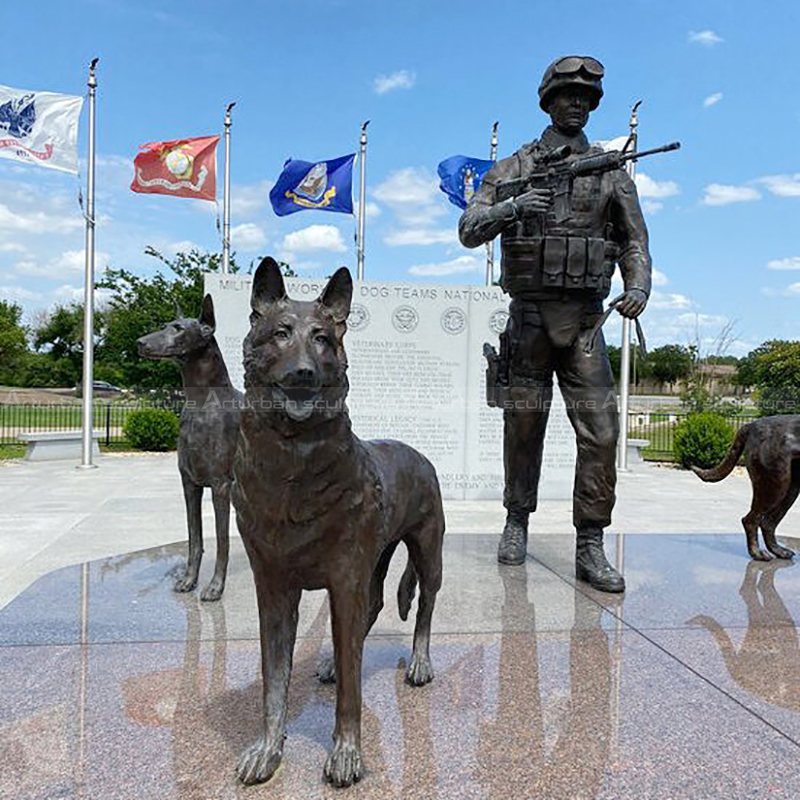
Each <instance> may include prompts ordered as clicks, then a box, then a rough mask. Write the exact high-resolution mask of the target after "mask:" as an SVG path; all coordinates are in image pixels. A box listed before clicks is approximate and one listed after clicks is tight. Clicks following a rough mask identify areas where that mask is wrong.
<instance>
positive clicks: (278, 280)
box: [250, 256, 286, 311]
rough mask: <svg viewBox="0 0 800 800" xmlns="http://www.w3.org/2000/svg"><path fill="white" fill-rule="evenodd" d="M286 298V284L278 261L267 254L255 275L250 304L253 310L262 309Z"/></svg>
mask: <svg viewBox="0 0 800 800" xmlns="http://www.w3.org/2000/svg"><path fill="white" fill-rule="evenodd" d="M285 298H286V286H284V283H283V275H281V268H280V267H279V266H278V262H277V261H276V260H275V259H274V258H272V257H270V256H267V257H266V258H265V259H263V260H262V261H261V263H260V264H259V265H258V269H257V270H256V274H255V275H254V276H253V291H252V293H251V295H250V306H251V307H252V309H253V311H261V309H262V308H263V307H264V306H265V305H269V304H270V303H276V302H277V301H278V300H284V299H285Z"/></svg>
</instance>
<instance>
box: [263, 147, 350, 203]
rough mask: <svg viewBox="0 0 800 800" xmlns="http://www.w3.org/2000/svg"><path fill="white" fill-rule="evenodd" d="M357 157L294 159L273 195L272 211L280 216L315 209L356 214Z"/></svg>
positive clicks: (281, 176) (270, 194) (288, 164)
mask: <svg viewBox="0 0 800 800" xmlns="http://www.w3.org/2000/svg"><path fill="white" fill-rule="evenodd" d="M355 157H356V154H355V153H350V155H349V156H341V157H340V158H332V159H331V160H330V161H317V162H316V163H315V162H313V161H300V160H299V159H293V158H290V159H289V160H288V161H287V162H286V163H285V164H284V165H283V172H281V174H280V176H279V177H278V181H277V183H276V184H275V185H274V186H273V187H272V190H271V191H270V193H269V200H270V202H271V203H272V210H273V211H274V212H275V213H276V214H277V215H278V216H279V217H284V216H286V215H287V214H294V212H295V211H304V210H306V209H309V208H315V209H317V210H318V211H338V212H340V213H342V214H352V213H353V161H354V160H355Z"/></svg>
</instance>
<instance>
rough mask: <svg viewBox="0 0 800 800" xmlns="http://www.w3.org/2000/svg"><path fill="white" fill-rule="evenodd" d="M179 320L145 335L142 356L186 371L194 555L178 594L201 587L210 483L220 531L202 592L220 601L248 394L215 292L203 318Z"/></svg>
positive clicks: (184, 468) (182, 456)
mask: <svg viewBox="0 0 800 800" xmlns="http://www.w3.org/2000/svg"><path fill="white" fill-rule="evenodd" d="M177 317H178V318H177V319H175V320H174V321H172V322H170V323H169V324H168V325H166V326H165V327H164V328H162V329H161V330H160V331H155V332H154V333H150V334H148V335H147V336H142V338H141V339H139V341H138V345H139V354H140V355H142V356H144V357H145V358H174V359H175V360H176V361H177V362H178V365H179V366H180V369H181V376H182V377H183V389H184V393H185V396H186V402H185V404H184V407H183V411H182V412H181V428H180V436H179V437H178V468H179V469H180V473H181V480H182V481H183V496H184V499H185V500H186V518H187V523H188V527H189V557H188V559H187V562H186V569H185V570H184V573H183V575H182V576H181V577H180V578H179V579H178V581H177V582H176V583H175V591H176V592H190V591H191V590H192V589H194V587H195V586H196V585H197V576H198V574H199V572H200V561H201V559H202V558H203V523H202V514H201V502H202V499H203V489H204V488H205V487H207V486H208V487H210V489H211V497H212V500H213V503H214V518H215V523H216V530H217V561H216V565H215V567H214V575H213V577H212V578H211V581H210V582H209V584H208V586H206V588H205V589H203V591H202V593H201V594H200V599H201V600H219V598H220V597H221V596H222V592H223V590H224V589H225V576H226V573H227V570H228V529H229V527H230V497H231V483H232V482H233V457H234V454H235V453H236V443H237V439H238V436H239V418H240V413H241V405H242V401H243V397H242V394H241V392H238V391H237V390H236V389H234V388H233V384H232V383H231V380H230V378H229V377H228V370H227V368H226V367H225V361H224V360H223V358H222V353H221V352H220V349H219V346H218V345H217V341H216V339H215V338H214V330H215V328H216V322H215V319H214V303H213V301H212V299H211V295H206V296H205V298H204V299H203V309H202V312H201V314H200V318H199V319H189V318H186V317H184V315H183V313H182V312H181V311H180V309H177Z"/></svg>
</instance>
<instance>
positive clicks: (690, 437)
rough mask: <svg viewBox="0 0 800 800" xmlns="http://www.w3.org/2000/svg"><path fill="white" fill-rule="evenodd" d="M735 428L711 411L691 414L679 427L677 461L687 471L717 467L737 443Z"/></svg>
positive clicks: (676, 430)
mask: <svg viewBox="0 0 800 800" xmlns="http://www.w3.org/2000/svg"><path fill="white" fill-rule="evenodd" d="M733 436H734V430H733V426H732V425H730V424H729V423H728V422H726V421H725V419H724V417H721V416H720V415H719V414H714V413H713V412H711V411H704V412H702V413H700V414H689V416H687V417H686V419H685V420H683V422H680V423H679V424H678V425H677V426H676V427H675V448H674V449H675V458H676V459H677V461H679V462H680V464H681V465H682V466H683V467H687V468H688V467H690V466H698V467H702V468H703V469H709V468H710V467H715V466H716V465H717V464H719V462H720V461H722V459H723V458H724V457H725V454H726V453H727V452H728V450H729V448H730V446H731V444H732V443H733Z"/></svg>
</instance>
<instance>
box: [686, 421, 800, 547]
mask: <svg viewBox="0 0 800 800" xmlns="http://www.w3.org/2000/svg"><path fill="white" fill-rule="evenodd" d="M743 451H744V462H745V466H746V467H747V472H748V474H749V475H750V483H751V484H752V487H753V500H752V502H751V504H750V511H749V513H748V514H747V515H746V516H744V517H742V525H743V526H744V532H745V534H746V536H747V552H748V553H750V557H751V558H755V559H757V560H759V561H769V559H771V558H772V555H775V556H777V557H778V558H792V556H793V555H794V553H793V551H791V550H789V548H788V547H782V546H781V545H779V544H778V542H777V540H776V539H775V530H776V529H777V527H778V525H779V524H780V521H781V520H782V519H783V518H784V517H785V516H786V512H787V511H788V510H789V509H790V508H791V507H792V504H793V503H794V501H795V500H796V499H797V495H798V493H800V415H794V414H782V415H777V416H774V417H762V418H761V419H757V420H755V422H750V423H748V424H747V425H743V426H742V427H741V428H740V429H739V431H738V433H737V434H736V438H735V439H734V441H733V444H732V445H731V449H730V450H729V451H728V454H727V455H726V456H725V458H724V459H723V460H722V462H721V463H720V464H719V465H717V466H716V467H714V468H713V469H700V468H699V467H692V469H693V470H694V472H695V473H696V474H697V475H699V476H700V478H702V480H704V481H708V482H712V483H713V482H716V481H721V480H722V479H723V478H726V477H727V476H728V475H730V473H731V471H732V470H733V468H734V467H735V466H736V462H737V461H738V460H739V457H740V456H741V455H742V452H743ZM759 528H761V533H762V535H763V536H764V544H765V545H766V546H767V550H761V549H759V547H758V529H759ZM767 551H769V552H767ZM770 553H771V554H772V555H770Z"/></svg>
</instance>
